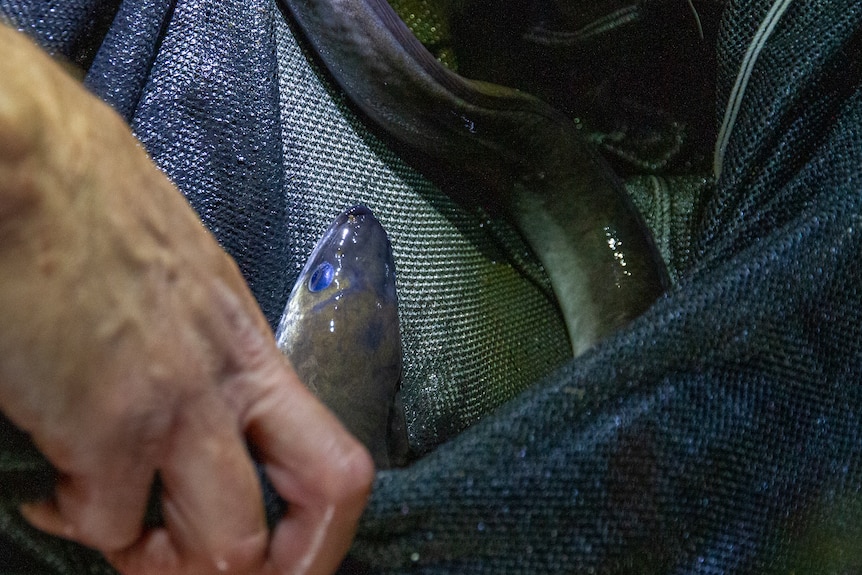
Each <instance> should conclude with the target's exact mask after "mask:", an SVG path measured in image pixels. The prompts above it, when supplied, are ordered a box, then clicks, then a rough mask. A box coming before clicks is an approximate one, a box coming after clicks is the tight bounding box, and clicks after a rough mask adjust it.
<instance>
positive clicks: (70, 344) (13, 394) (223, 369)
mask: <svg viewBox="0 0 862 575" xmlns="http://www.w3.org/2000/svg"><path fill="white" fill-rule="evenodd" d="M0 46H2V47H3V48H2V50H0V52H2V57H0V77H2V78H3V81H2V82H0V269H2V270H3V273H2V274H0V314H2V317H3V329H2V331H0V410H2V411H3V412H4V413H5V414H6V415H7V417H9V418H10V419H11V420H12V421H13V422H15V423H16V425H18V426H19V427H21V428H22V429H24V430H25V431H26V432H28V433H29V434H30V435H31V437H32V439H33V441H34V443H35V444H36V445H37V446H38V447H39V449H40V450H41V451H42V452H43V453H44V454H45V456H46V457H47V458H48V459H49V460H50V461H51V462H52V463H53V465H54V466H55V467H56V468H57V469H58V471H59V473H60V479H59V481H58V484H57V486H56V489H55V493H54V497H53V498H52V499H51V500H49V501H42V502H38V503H33V504H28V505H26V506H24V507H23V508H22V512H23V514H24V516H25V518H27V520H28V521H30V522H31V523H32V524H33V525H34V526H36V527H38V528H40V529H42V530H44V531H47V532H49V533H53V534H55V535H59V536H62V537H66V538H69V539H73V540H75V541H78V542H80V543H83V544H85V545H88V546H91V547H94V548H96V549H98V550H100V551H101V552H103V553H104V555H105V556H106V557H107V558H108V560H109V561H110V562H111V563H112V564H113V565H115V566H116V567H117V568H118V569H119V570H120V571H121V572H123V573H128V574H137V573H200V574H204V573H209V572H231V573H269V572H304V573H326V572H330V571H332V570H334V569H335V567H337V565H338V563H339V562H340V559H341V557H342V556H343V554H344V553H345V552H346V550H347V548H348V546H349V544H350V540H351V538H352V535H353V532H354V530H355V527H356V523H357V521H358V517H359V515H360V514H361V512H362V510H363V508H364V505H365V499H366V497H367V494H368V491H369V489H370V484H371V480H372V477H373V471H374V470H373V465H372V463H371V460H370V457H369V455H368V453H367V452H366V451H365V449H364V448H363V447H362V446H361V445H360V444H359V443H358V442H357V441H356V440H355V439H353V438H352V437H351V436H350V435H349V434H348V433H347V432H346V431H344V429H343V428H342V427H341V425H340V424H339V423H338V421H337V420H336V419H335V417H334V416H333V415H332V414H331V413H330V412H329V411H327V410H326V409H325V408H324V407H323V406H322V405H321V404H320V403H319V402H318V401H317V400H316V399H315V398H314V397H313V396H312V395H311V393H310V392H308V391H307V390H306V388H305V387H304V386H303V385H302V384H301V382H300V381H299V380H298V379H297V377H296V375H295V374H294V372H293V370H292V368H291V367H290V365H289V363H288V362H287V360H286V359H285V358H284V357H283V356H282V355H281V354H280V353H279V352H278V351H277V349H276V347H275V344H274V341H273V338H272V335H271V334H270V332H269V327H268V325H267V323H266V321H265V319H264V318H263V316H262V314H261V313H260V311H259V309H258V307H257V304H256V302H255V301H254V299H253V297H252V296H251V294H250V293H249V291H248V288H247V287H246V285H245V282H244V280H243V278H242V276H241V275H240V273H239V271H238V270H237V268H236V265H235V264H234V263H233V261H232V260H231V259H230V258H229V257H228V256H227V255H226V254H225V253H224V252H223V251H222V250H221V248H220V247H219V246H218V244H217V243H216V242H215V240H214V239H213V238H212V237H211V236H210V235H209V233H208V232H207V231H206V230H205V229H204V228H203V226H202V224H201V222H200V220H199V219H198V218H197V216H196V215H195V213H194V212H193V211H192V210H191V208H190V207H189V206H188V204H187V203H186V202H185V200H184V198H183V197H182V196H181V194H180V193H179V192H178V191H177V190H176V189H175V188H174V187H173V186H172V185H171V184H170V182H169V181H168V180H167V179H166V178H165V177H164V175H162V174H161V173H160V172H159V170H158V169H156V168H155V167H154V166H153V164H152V163H151V161H150V160H149V158H148V157H147V156H146V154H145V153H144V151H143V150H142V148H141V147H140V145H139V144H138V143H137V142H136V140H135V139H134V138H133V137H132V135H131V134H130V132H129V130H128V128H127V127H126V126H125V124H124V123H123V122H122V120H121V119H120V118H119V117H118V116H117V115H116V114H114V113H113V111H112V110H110V108H108V107H107V106H106V105H104V104H103V103H101V102H100V101H98V100H97V99H96V98H94V97H93V96H91V95H89V94H88V93H87V92H86V91H85V90H84V89H83V88H82V87H81V86H80V85H79V84H78V83H76V82H75V81H73V80H72V79H71V78H70V77H68V76H67V75H66V74H65V73H64V72H63V71H62V70H61V69H60V68H59V67H58V66H57V65H56V64H54V63H53V62H52V61H51V60H50V59H49V58H48V57H47V56H45V55H44V54H43V53H41V51H40V50H39V49H38V48H36V47H35V45H33V44H32V43H31V42H30V41H29V40H26V39H25V38H24V37H23V36H21V35H20V34H18V33H17V32H14V31H12V30H10V29H8V28H6V27H4V26H0ZM246 439H248V441H249V442H250V443H251V444H252V445H253V446H254V448H255V450H256V452H257V453H258V454H259V456H260V458H261V460H262V461H263V462H264V463H265V466H266V470H267V474H268V476H269V478H270V480H271V481H272V483H273V485H274V487H275V488H276V490H277V491H278V492H279V493H280V494H281V496H282V497H284V499H285V500H286V501H288V502H289V506H288V511H287V514H286V515H285V517H283V518H282V519H281V520H280V521H279V523H278V524H277V525H276V526H275V528H274V529H273V531H272V532H271V533H270V532H268V530H267V528H266V525H265V522H264V514H263V508H262V502H261V493H260V486H259V483H258V479H257V475H256V473H255V470H254V467H253V464H252V461H251V458H250V457H249V454H248V452H247V450H246V447H245V440H246ZM157 473H158V475H159V477H160V479H161V484H162V498H161V501H162V514H163V516H164V520H165V522H164V526H163V527H159V528H156V529H152V530H144V529H143V527H142V521H143V516H144V511H145V507H146V503H147V500H148V496H149V492H150V487H151V485H152V482H153V480H154V478H155V476H156V474H157Z"/></svg>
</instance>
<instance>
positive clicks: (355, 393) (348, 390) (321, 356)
mask: <svg viewBox="0 0 862 575" xmlns="http://www.w3.org/2000/svg"><path fill="white" fill-rule="evenodd" d="M276 342H277V343H278V346H279V348H280V349H281V351H282V352H283V353H284V354H286V355H287V356H288V357H289V358H290V361H291V363H292V364H293V366H294V369H296V372H297V374H298V375H299V377H300V379H301V380H302V381H303V382H304V383H305V385H307V386H308V387H309V388H310V389H311V390H312V391H313V392H314V393H315V394H316V395H317V396H318V398H320V400H321V401H322V402H323V403H324V404H326V405H327V407H329V408H330V409H331V410H332V411H333V412H334V413H335V414H336V415H337V416H338V418H339V419H340V420H341V422H342V423H343V424H344V426H345V427H346V428H347V429H348V431H350V432H351V433H352V434H353V435H355V436H356V437H357V438H358V439H359V440H360V441H362V443H363V444H365V446H366V447H367V448H368V450H369V451H370V452H371V455H372V457H373V458H374V462H375V464H376V465H377V467H378V469H385V468H388V467H391V466H395V465H401V464H403V463H404V459H405V458H406V456H407V450H408V442H407V429H406V424H405V420H404V411H403V408H402V405H401V401H400V393H399V387H400V382H401V333H400V328H399V324H398V300H397V295H396V291H395V264H394V262H393V259H392V250H391V248H390V244H389V239H388V237H387V236H386V232H385V231H384V230H383V227H382V226H381V225H380V223H379V222H378V221H377V219H376V218H375V217H374V215H373V214H372V213H371V211H370V210H369V209H368V208H366V207H364V206H356V207H353V208H351V209H349V210H347V211H346V212H344V213H343V214H341V215H340V216H338V218H336V220H335V221H334V222H333V223H332V225H331V226H330V227H329V229H327V231H326V232H325V234H324V235H323V237H322V238H321V239H320V241H319V242H318V244H317V245H316V247H315V248H314V250H313V252H312V253H311V256H310V257H309V259H308V261H307V263H306V264H305V267H304V268H303V270H302V273H301V274H300V276H299V279H298V280H297V282H296V284H295V285H294V287H293V291H292V292H291V294H290V298H289V299H288V303H287V306H286V308H285V311H284V314H283V315H282V318H281V321H280V322H279V326H278V330H277V331H276Z"/></svg>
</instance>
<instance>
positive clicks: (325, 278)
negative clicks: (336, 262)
mask: <svg viewBox="0 0 862 575" xmlns="http://www.w3.org/2000/svg"><path fill="white" fill-rule="evenodd" d="M334 277H335V268H333V267H332V264H330V263H329V262H323V263H322V264H320V265H319V266H317V269H315V270H314V271H313V272H311V277H310V278H308V291H310V292H312V293H313V292H318V291H320V290H325V289H326V288H328V287H329V284H331V283H332V280H333V278H334Z"/></svg>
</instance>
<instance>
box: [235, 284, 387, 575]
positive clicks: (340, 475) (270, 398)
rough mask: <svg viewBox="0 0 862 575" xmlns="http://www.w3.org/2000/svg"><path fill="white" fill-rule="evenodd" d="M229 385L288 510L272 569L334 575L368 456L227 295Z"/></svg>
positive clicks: (364, 485) (361, 501)
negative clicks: (286, 503) (230, 339)
mask: <svg viewBox="0 0 862 575" xmlns="http://www.w3.org/2000/svg"><path fill="white" fill-rule="evenodd" d="M218 297H219V298H220V299H221V300H222V301H221V303H220V308H221V309H222V310H224V311H225V313H226V315H225V318H226V320H227V321H228V324H229V325H230V328H229V330H230V332H231V333H232V334H233V336H234V339H233V342H234V346H233V347H232V356H231V360H232V363H233V371H234V373H235V375H234V377H233V378H231V380H230V381H229V382H227V383H226V385H225V387H224V390H225V394H226V396H227V397H228V399H229V401H230V402H231V403H232V404H233V405H234V408H235V410H236V411H237V413H239V414H240V422H241V425H243V426H244V427H245V430H246V435H247V437H248V439H249V441H250V442H251V443H252V445H254V447H255V449H256V451H257V453H258V454H259V456H260V457H261V458H262V459H263V462H264V463H265V465H266V471H267V474H268V475H269V478H270V480H271V481H272V483H273V486H274V487H275V488H276V490H277V491H278V492H279V494H280V495H281V496H282V497H283V498H284V499H285V500H287V501H288V502H289V505H288V511H287V514H286V515H285V517H284V518H283V519H282V520H281V521H280V522H279V524H278V525H277V526H276V528H275V531H274V534H273V540H272V543H271V546H270V557H271V559H272V560H273V562H274V563H275V565H276V568H281V569H285V568H288V567H291V568H296V569H298V571H299V572H306V573H328V572H331V571H333V570H334V569H335V568H336V567H337V566H338V564H339V563H340V561H341V558H342V557H343V556H344V554H345V553H346V552H347V549H348V547H349V545H350V542H351V540H352V536H353V533H354V532H355V530H356V525H357V522H358V519H359V516H360V515H361V513H362V511H363V509H364V508H365V503H366V501H367V498H368V493H369V491H370V488H371V481H372V480H373V478H374V464H373V462H372V460H371V456H370V455H369V453H368V451H367V450H366V449H365V447H364V446H362V444H361V443H359V441H358V440H356V439H355V438H354V437H353V436H352V435H350V434H349V433H348V432H347V431H346V430H345V429H344V427H343V426H342V425H341V423H340V422H339V421H338V419H337V418H336V417H335V416H334V415H333V414H332V412H330V411H329V410H328V409H327V408H326V407H324V405H323V404H322V403H320V402H319V401H318V399H317V398H316V397H314V395H313V394H312V393H311V392H310V391H308V389H307V388H306V387H305V386H304V385H303V384H302V383H301V382H300V381H299V379H298V378H297V376H296V374H295V372H294V371H293V369H292V368H291V367H290V364H289V362H288V361H287V359H286V358H285V357H284V356H283V355H282V354H281V353H280V352H279V351H278V349H277V348H276V347H275V344H274V341H273V340H272V338H271V337H267V336H265V335H264V334H263V333H261V331H260V330H259V329H258V328H257V327H256V323H255V322H254V320H253V317H252V316H249V315H248V314H247V313H245V311H244V310H243V308H242V306H241V304H240V303H239V300H238V299H237V298H235V297H233V296H232V294H230V293H229V292H227V291H226V290H222V291H221V293H220V295H219V296H218Z"/></svg>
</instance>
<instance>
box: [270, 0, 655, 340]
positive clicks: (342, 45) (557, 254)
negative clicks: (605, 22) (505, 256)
mask: <svg viewBox="0 0 862 575" xmlns="http://www.w3.org/2000/svg"><path fill="white" fill-rule="evenodd" d="M283 1H284V3H285V5H286V6H287V7H288V8H289V10H290V12H291V13H292V14H293V16H294V18H295V19H296V20H297V22H298V23H299V25H300V27H301V28H302V30H303V31H304V33H305V34H306V36H307V39H308V40H309V42H310V43H311V44H312V46H313V47H314V49H315V50H316V52H317V53H318V55H319V56H320V58H321V59H322V61H323V63H324V64H325V66H326V67H327V68H328V69H329V71H330V72H331V74H332V75H333V76H334V77H335V79H336V81H337V82H338V83H339V85H340V86H341V87H342V89H343V90H344V91H345V92H346V93H347V95H348V96H349V97H350V99H351V100H352V101H353V102H354V103H355V104H356V105H357V106H358V107H359V108H360V109H361V110H362V111H363V112H364V113H365V114H366V115H367V116H368V117H369V118H370V119H371V120H372V121H374V122H375V123H377V124H378V125H379V126H380V127H382V128H383V129H384V130H385V131H386V132H388V133H389V134H390V135H391V136H392V137H393V138H395V139H396V140H397V141H399V142H401V143H403V144H404V145H405V146H408V147H409V148H411V149H412V150H414V151H417V152H419V153H420V154H423V155H425V156H427V157H428V158H430V159H432V160H434V161H436V162H438V163H439V164H441V165H443V166H444V167H445V168H446V169H447V170H449V171H452V172H454V173H463V174H465V175H466V176H468V177H470V178H473V179H476V180H477V181H480V182H482V183H483V184H484V185H485V186H487V188H488V189H489V193H488V194H487V195H485V197H484V198H483V202H484V204H485V205H486V206H487V207H489V208H491V209H492V210H493V211H500V212H502V213H503V214H504V215H505V216H506V218H507V219H508V220H509V221H511V222H512V223H513V224H514V225H515V227H516V228H517V229H518V230H519V231H520V233H521V234H522V235H523V237H524V239H525V240H526V241H527V243H528V244H529V245H530V247H531V248H532V250H533V251H534V253H535V254H536V256H537V257H538V258H539V260H540V261H541V262H542V264H543V266H544V268H545V271H546V273H547V274H548V277H549V279H550V282H551V286H552V288H553V290H554V294H555V296H556V298H557V301H558V303H559V306H560V309H561V311H562V313H563V316H564V319H565V322H566V327H567V329H568V333H569V338H570V341H571V344H572V350H573V352H574V354H575V355H578V354H580V353H582V352H583V351H585V350H587V349H588V348H589V347H590V346H592V345H593V344H594V343H595V342H596V341H597V340H598V339H600V338H602V337H603V336H605V335H607V334H609V333H611V332H613V331H614V330H616V329H617V328H619V327H620V326H622V325H625V324H626V323H628V322H629V321H630V320H631V319H633V318H634V317H636V316H638V315H640V314H641V313H642V312H643V311H644V310H645V309H646V308H647V307H649V306H650V305H651V304H652V303H653V301H655V299H656V298H657V297H658V296H659V295H660V294H661V293H662V292H663V291H664V290H665V289H666V287H667V284H668V279H667V272H666V270H665V267H664V264H663V262H662V261H661V258H660V256H659V255H658V253H657V250H656V249H655V246H654V244H653V241H652V237H651V236H650V233H649V231H648V230H647V228H646V226H645V224H644V223H643V220H642V219H641V216H640V214H639V213H638V212H637V210H636V209H635V208H634V207H633V205H632V204H631V202H630V200H629V198H628V196H627V194H626V192H625V189H624V188H623V186H622V184H621V182H620V181H619V179H618V178H617V177H616V176H615V175H614V174H613V172H612V171H611V169H610V168H609V167H608V166H607V165H606V164H605V162H604V161H603V160H602V159H601V158H600V157H599V156H598V155H597V154H596V152H595V151H594V150H593V149H592V148H591V147H590V145H589V144H588V143H586V142H585V141H584V140H583V139H582V137H581V136H580V134H578V133H577V129H576V127H575V124H574V123H573V122H572V121H571V120H570V119H569V118H567V117H566V116H564V115H563V114H562V113H560V112H558V111H556V110H555V109H553V108H551V107H550V106H548V105H547V104H545V103H544V102H542V101H540V100H538V99H536V98H534V97H532V96H530V95H528V94H525V93H523V92H520V91H517V90H513V89H508V88H504V87H501V86H497V85H493V84H488V83H483V82H477V81H472V80H467V79H465V78H462V77H461V76H459V75H457V74H455V73H454V72H452V71H450V70H449V69H447V68H445V67H444V66H443V65H442V64H440V63H439V62H438V61H437V60H435V59H434V57H433V56H432V55H431V54H430V53H429V52H428V51H427V50H426V49H425V48H424V47H423V46H422V44H421V43H419V41H418V40H417V39H416V38H415V37H414V36H413V34H412V33H411V32H410V30H409V29H408V28H407V26H406V25H405V24H404V23H403V21H402V20H401V19H400V18H399V17H398V15H397V14H396V13H395V12H394V11H393V9H392V8H391V7H390V6H389V4H387V3H386V1H385V0H283ZM447 191H448V190H447ZM456 199H458V198H456ZM461 199H462V200H465V198H461Z"/></svg>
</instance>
